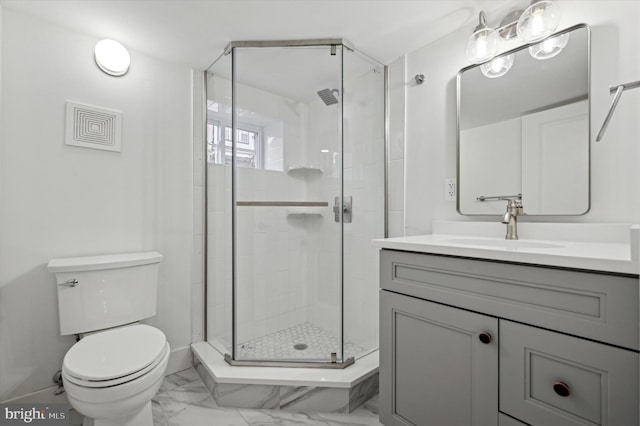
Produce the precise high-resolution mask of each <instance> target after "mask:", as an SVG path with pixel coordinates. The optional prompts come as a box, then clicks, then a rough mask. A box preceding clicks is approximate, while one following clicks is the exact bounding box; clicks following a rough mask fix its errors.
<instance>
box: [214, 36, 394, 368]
mask: <svg viewBox="0 0 640 426" xmlns="http://www.w3.org/2000/svg"><path fill="white" fill-rule="evenodd" d="M314 46H318V47H319V46H326V47H330V48H331V54H335V53H336V48H337V46H342V47H343V48H345V49H347V50H349V51H351V52H357V53H358V54H359V55H362V56H364V57H366V58H367V59H368V60H369V61H372V62H374V63H376V64H379V65H380V66H381V67H383V68H384V88H383V91H384V101H383V103H384V123H383V133H384V236H385V238H386V237H388V235H389V186H388V181H389V166H390V165H389V161H390V153H389V67H388V66H387V65H384V64H382V63H381V62H380V61H378V60H377V59H374V58H372V57H371V56H369V55H367V54H365V53H363V52H361V51H359V50H356V49H355V48H354V47H353V45H352V44H351V43H349V42H348V41H346V40H344V39H342V38H327V39H308V40H245V41H232V42H230V43H228V44H227V46H226V47H225V48H224V52H223V53H222V55H220V56H219V57H217V58H216V59H215V61H213V62H212V63H211V64H210V65H209V66H208V67H207V68H206V69H207V70H208V69H209V68H211V66H213V64H215V63H216V62H217V61H218V60H219V59H220V58H222V57H223V56H227V55H229V54H231V53H232V52H233V50H234V49H235V48H246V47H249V48H251V47H253V48H261V47H314ZM231 75H232V90H231V105H232V114H231V127H232V128H233V129H235V128H236V111H235V105H236V90H235V86H234V84H235V79H234V76H235V57H234V56H232V58H231ZM343 78H344V76H341V81H343ZM206 99H207V78H206V71H205V72H203V100H204V102H203V103H204V106H203V135H206V132H207V108H206ZM341 116H342V117H344V113H341ZM341 134H342V132H341ZM232 135H233V136H232V137H233V138H234V140H235V137H236V136H235V132H232ZM233 145H234V150H233V155H232V170H235V169H236V165H235V143H234V144H233ZM203 147H204V156H203V158H204V161H205V168H204V183H205V187H204V205H205V210H206V206H207V205H208V196H209V191H208V186H209V179H208V173H209V168H208V167H207V166H206V165H207V161H208V160H207V144H206V143H203ZM341 167H342V169H344V164H342V166H341ZM343 184H344V183H343ZM231 197H232V200H231V202H232V212H233V213H232V215H231V221H232V222H231V224H232V230H233V231H235V220H236V204H237V199H236V179H234V178H233V177H232V179H231ZM340 216H341V220H340V223H341V225H342V223H343V221H342V213H341V215H340ZM207 222H208V221H207V220H205V221H204V235H205V244H204V251H203V256H204V259H205V261H204V262H203V263H204V284H205V285H204V286H203V287H204V301H203V303H204V315H203V321H204V327H203V330H204V338H205V340H207V335H208V334H207V316H208V311H207V291H208V290H207V287H208V286H207V281H208V265H207V261H206V260H207V259H208V244H207V240H208V235H209V232H208V223H207ZM341 235H342V237H344V229H342V233H341ZM235 248H236V233H235V232H232V253H231V259H232V272H231V277H232V279H231V281H232V286H233V291H232V302H231V303H232V333H231V334H232V350H231V352H232V354H231V355H230V354H228V353H227V354H225V355H224V359H225V361H226V362H227V363H228V364H230V365H232V366H252V367H288V368H327V369H344V368H346V367H348V366H350V365H352V364H354V363H355V358H354V357H351V358H348V359H346V360H343V361H342V362H337V360H336V359H334V357H333V356H332V358H333V359H332V360H331V361H329V362H325V361H277V360H269V361H257V360H236V359H234V357H235V352H236V346H237V341H236V338H237V323H236V301H237V286H236V277H237V271H236V267H237V259H236V250H235ZM343 270H344V268H341V271H343ZM342 280H343V283H342V284H343V286H342V287H343V288H342V291H343V292H344V276H342ZM343 300H344V298H343ZM343 309H344V307H343ZM341 327H342V343H341V344H342V347H343V354H344V314H343V318H342V326H341Z"/></svg>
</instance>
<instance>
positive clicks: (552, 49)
mask: <svg viewBox="0 0 640 426" xmlns="http://www.w3.org/2000/svg"><path fill="white" fill-rule="evenodd" d="M567 43H569V33H565V34H562V35H559V36H556V37H551V38H548V39H546V40H545V41H543V42H540V43H538V44H535V45H533V46H530V47H529V54H530V55H531V57H532V58H534V59H540V60H543V59H550V58H553V57H554V56H557V55H558V54H559V53H560V52H562V49H564V48H565V47H566V46H567Z"/></svg>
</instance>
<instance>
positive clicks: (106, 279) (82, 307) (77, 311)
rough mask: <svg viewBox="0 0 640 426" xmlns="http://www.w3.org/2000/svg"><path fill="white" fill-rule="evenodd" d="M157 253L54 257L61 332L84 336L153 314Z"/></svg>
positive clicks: (53, 264) (155, 293) (52, 267)
mask: <svg viewBox="0 0 640 426" xmlns="http://www.w3.org/2000/svg"><path fill="white" fill-rule="evenodd" d="M161 261H162V255H161V254H160V253H158V252H155V251H152V252H143V253H127V254H113V255H104V256H89V257H73V258H67V259H53V260H51V261H50V262H49V265H48V269H49V272H53V273H55V275H56V284H57V287H58V311H59V317H60V334H62V335H65V334H78V333H87V332H90V331H95V330H102V329H105V328H110V327H116V326H119V325H124V324H129V323H132V322H135V321H139V320H142V319H145V318H149V317H152V316H154V315H155V314H156V298H157V297H156V296H157V289H158V267H159V264H160V262H161Z"/></svg>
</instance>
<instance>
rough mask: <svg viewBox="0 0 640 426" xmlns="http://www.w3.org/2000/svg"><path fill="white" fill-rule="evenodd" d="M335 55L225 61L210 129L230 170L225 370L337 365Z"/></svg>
mask: <svg viewBox="0 0 640 426" xmlns="http://www.w3.org/2000/svg"><path fill="white" fill-rule="evenodd" d="M342 54H343V52H342V46H341V45H334V46H329V45H326V46H306V47H234V48H233V50H232V53H231V55H230V56H231V61H232V63H233V65H232V72H233V75H232V90H231V92H232V96H233V109H232V114H231V117H229V116H228V115H225V114H220V115H219V117H218V118H217V122H216V123H215V124H214V126H213V127H215V132H217V134H216V136H215V139H216V141H217V143H216V144H215V145H216V146H215V149H216V150H217V151H216V152H217V154H216V155H217V156H218V158H219V159H220V161H221V162H222V161H224V162H225V163H227V164H231V177H232V191H231V196H232V198H233V200H232V217H233V224H232V229H233V262H232V265H233V270H232V277H233V295H232V296H233V327H234V330H233V333H232V336H233V337H232V342H231V348H228V349H229V350H230V352H231V356H232V358H233V360H236V361H258V362H271V361H277V362H281V361H284V362H312V361H313V362H316V361H317V362H331V361H334V362H338V363H339V362H342V361H343V358H344V357H343V312H342V310H343V309H342V306H343V303H342V298H343V265H342V259H343V215H344V214H343V209H342V208H340V206H341V205H342V196H343V193H342V192H343V141H342V134H343V131H342V128H343V126H342V108H343V102H342V91H343V88H342V60H343V57H342ZM214 119H215V117H214ZM336 203H337V207H336V209H335V211H334V205H336Z"/></svg>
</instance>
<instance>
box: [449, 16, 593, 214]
mask: <svg viewBox="0 0 640 426" xmlns="http://www.w3.org/2000/svg"><path fill="white" fill-rule="evenodd" d="M580 28H584V29H586V30H587V112H588V120H587V121H588V129H587V130H588V135H589V136H588V139H587V159H588V164H587V176H588V180H587V209H586V210H585V211H584V212H583V213H567V214H563V213H555V214H527V213H526V212H525V215H524V216H523V217H527V216H536V217H544V216H583V215H586V214H587V213H589V211H590V210H591V137H592V136H591V27H589V25H588V24H577V25H573V26H571V27H569V28H566V29H564V30H561V31H557V32H555V33H553V34H551V35H549V36H548V37H545V38H544V39H542V40H540V41H537V42H535V43H528V44H524V45H522V46H518V47H516V48H514V49H511V50H509V51H506V52H502V53H500V54H499V55H496V56H495V57H494V58H497V57H499V56H506V55H510V54H512V53H516V52H519V51H521V50H524V49H528V48H529V47H530V46H534V45H536V44H539V43H542V42H544V41H545V40H547V39H549V38H552V37H557V36H559V35H562V34H565V33H570V32H572V31H575V30H578V29H580ZM494 58H491V59H490V60H493V59H494ZM486 62H489V61H485V62H483V63H486ZM481 65H482V64H473V65H469V66H466V67H464V68H462V69H461V70H460V71H458V74H457V77H456V184H457V189H456V212H457V213H458V214H460V215H462V216H485V217H487V216H491V217H494V216H498V217H499V216H500V215H499V214H498V215H493V214H484V213H462V212H461V211H460V186H461V185H460V105H461V96H460V86H461V78H462V74H463V73H464V72H465V71H468V70H470V69H473V68H478V67H480V66H481ZM491 195H493V194H491ZM496 195H500V194H496Z"/></svg>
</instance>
